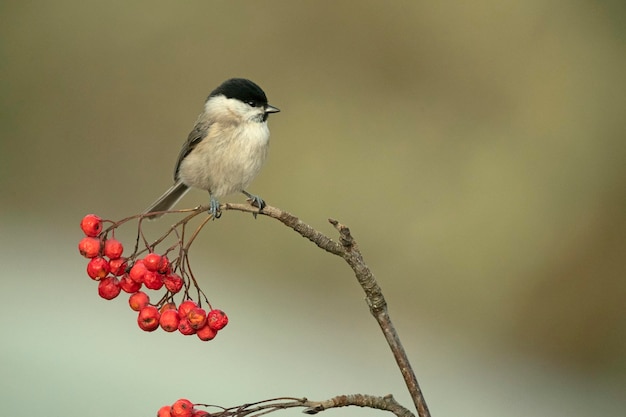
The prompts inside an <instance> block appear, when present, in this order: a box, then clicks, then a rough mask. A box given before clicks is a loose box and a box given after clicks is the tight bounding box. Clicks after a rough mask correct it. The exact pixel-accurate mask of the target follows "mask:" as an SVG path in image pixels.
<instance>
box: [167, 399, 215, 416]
mask: <svg viewBox="0 0 626 417" xmlns="http://www.w3.org/2000/svg"><path fill="white" fill-rule="evenodd" d="M210 415H211V414H209V413H208V412H206V411H204V410H198V409H196V408H194V404H193V403H192V402H191V401H189V400H186V399H184V398H181V399H180V400H177V401H176V402H175V403H174V404H172V405H164V406H163V407H161V408H160V409H159V411H158V412H157V417H209V416H210Z"/></svg>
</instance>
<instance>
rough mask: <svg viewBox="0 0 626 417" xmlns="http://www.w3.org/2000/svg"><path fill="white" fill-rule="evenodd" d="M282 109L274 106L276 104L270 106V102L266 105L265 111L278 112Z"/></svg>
mask: <svg viewBox="0 0 626 417" xmlns="http://www.w3.org/2000/svg"><path fill="white" fill-rule="evenodd" d="M279 111H280V109H278V108H276V107H274V106H270V105H269V104H268V105H267V106H265V113H278V112H279Z"/></svg>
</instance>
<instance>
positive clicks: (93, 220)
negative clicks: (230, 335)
mask: <svg viewBox="0 0 626 417" xmlns="http://www.w3.org/2000/svg"><path fill="white" fill-rule="evenodd" d="M80 228H81V229H83V232H85V234H86V235H87V236H91V237H96V236H98V235H99V234H100V232H101V231H102V219H101V218H100V217H98V216H96V215H95V214H88V215H86V216H85V217H83V220H81V222H80Z"/></svg>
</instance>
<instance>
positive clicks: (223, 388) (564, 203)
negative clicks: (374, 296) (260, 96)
mask: <svg viewBox="0 0 626 417" xmlns="http://www.w3.org/2000/svg"><path fill="white" fill-rule="evenodd" d="M625 9H626V8H625V7H624V4H623V2H618V1H612V2H611V1H596V2H592V1H558V0H557V1H552V2H543V1H534V0H531V1H524V2H521V1H518V2H496V1H476V2H471V3H467V2H456V3H446V4H438V3H437V2H414V1H396V2H391V3H385V4H383V3H381V2H374V1H360V2H330V1H315V2H313V1H303V2H292V1H273V2H254V3H251V2H243V1H228V2H226V1H207V0H203V1H196V0H188V1H184V2H168V1H150V2H127V1H125V2H122V1H109V2H95V1H75V0H74V1H73V0H59V1H55V2H44V1H3V2H2V3H1V4H0V11H1V13H0V36H1V45H0V71H1V77H0V89H1V94H0V138H1V139H0V187H1V190H2V199H1V205H0V212H1V223H0V227H1V230H0V261H1V263H2V266H3V268H2V270H3V272H2V278H1V280H0V291H1V293H2V295H3V301H2V307H0V308H1V309H2V314H0V323H1V325H2V328H3V334H2V336H1V339H0V369H1V372H0V399H1V403H2V409H3V411H2V413H3V414H4V415H12V416H26V415H63V416H83V415H89V416H92V417H97V416H109V415H112V414H114V415H119V416H138V415H154V414H155V413H156V410H157V409H158V408H159V407H160V406H161V405H164V404H169V403H172V402H173V401H175V400H176V399H178V398H180V397H186V398H189V399H191V400H192V401H194V402H205V403H212V404H220V405H224V406H233V405H237V404H242V403H246V402H252V401H258V400H262V399H266V398H271V397H275V396H284V395H288V396H306V397H308V398H310V399H313V400H322V399H326V398H329V397H332V396H335V395H339V394H349V393H367V394H374V395H384V394H388V393H392V394H393V395H394V396H395V397H396V398H397V399H398V400H399V401H400V402H401V403H402V404H404V405H405V406H407V407H410V406H411V402H410V398H409V396H408V394H407V393H406V389H405V388H404V385H403V382H402V379H401V376H400V373H399V371H398V369H397V368H396V366H395V363H394V362H393V358H392V356H391V353H390V352H389V351H388V348H387V347H386V345H385V342H384V340H383V338H382V335H381V333H380V330H379V329H378V327H377V325H376V323H375V322H374V320H373V319H372V318H371V317H370V316H369V312H368V309H367V306H366V305H365V303H364V301H363V294H362V291H361V289H360V288H359V287H358V285H357V284H356V281H355V280H354V278H353V276H352V274H351V271H350V270H349V268H348V267H347V266H346V265H345V264H344V263H343V262H342V261H341V260H340V259H338V258H335V257H332V256H331V255H328V254H326V253H323V252H322V251H320V250H319V249H317V248H316V247H315V246H313V245H312V244H310V243H309V242H307V241H306V240H304V239H302V238H301V237H299V236H298V235H296V234H295V233H294V232H292V231H290V230H288V229H286V228H285V227H283V226H281V225H280V224H279V223H277V222H276V221H273V220H270V219H268V218H264V217H259V218H258V219H257V220H256V221H255V220H254V219H253V218H252V216H250V215H248V214H243V213H237V212H227V213H224V215H223V216H222V218H221V219H220V220H219V221H216V222H212V223H210V224H209V225H208V227H206V228H205V229H204V231H203V232H202V234H201V235H200V237H199V238H198V240H197V241H196V242H195V243H194V245H193V247H192V250H191V259H192V265H193V268H194V272H195V274H196V276H197V277H198V278H199V279H200V281H201V285H202V286H203V288H204V289H205V291H206V293H207V294H208V295H209V297H210V299H211V301H212V303H213V304H214V306H216V307H219V308H222V309H223V310H225V311H226V312H227V313H228V314H229V316H230V324H229V326H228V327H227V328H226V329H225V330H223V331H222V333H220V335H219V336H218V338H217V339H216V340H214V341H213V342H210V343H201V342H200V341H198V340H197V339H196V338H195V337H192V338H185V337H183V336H182V335H177V334H174V335H172V334H165V333H164V332H155V333H151V334H148V333H144V332H141V331H140V330H139V329H138V328H137V325H136V322H135V320H136V315H135V313H134V312H132V311H131V310H130V309H129V308H128V307H127V304H126V303H127V297H126V296H125V295H123V294H122V295H121V296H120V297H118V299H115V300H113V301H110V302H107V301H104V300H102V299H100V298H99V297H98V295H97V291H96V285H95V283H94V282H93V281H91V280H90V279H89V278H88V277H87V276H86V274H85V265H86V261H85V260H84V259H83V258H81V257H80V256H79V254H78V251H77V243H78V241H79V240H80V238H81V237H82V233H81V231H80V229H79V226H78V225H79V222H80V219H81V218H82V217H83V215H85V214H87V213H96V214H98V215H100V216H102V217H104V218H107V219H121V218H123V217H126V216H129V215H132V214H135V213H138V212H140V211H141V210H143V209H144V208H145V207H146V206H147V205H148V204H149V203H151V202H152V201H153V200H154V199H155V198H156V197H157V196H159V195H160V194H161V193H162V192H163V191H164V190H165V189H166V188H167V187H168V186H169V185H170V184H171V181H172V170H173V167H174V163H175V161H176V157H177V155H178V152H179V149H180V147H181V145H182V143H183V142H184V140H185V139H186V137H187V134H188V132H189V131H190V129H191V128H192V126H193V123H194V122H195V119H196V116H197V115H198V113H199V112H200V111H201V109H202V104H203V102H204V100H205V98H206V96H207V95H208V93H209V92H210V91H211V90H212V89H213V88H215V87H216V86H217V85H218V84H219V83H221V82H222V81H223V80H225V79H226V78H230V77H235V76H237V77H247V78H250V79H252V80H254V81H255V82H257V83H258V84H259V85H261V87H262V88H263V89H264V90H265V91H266V93H267V95H268V97H269V101H270V103H271V104H272V105H274V106H277V107H279V108H280V109H281V110H282V111H281V113H279V114H277V115H274V116H272V117H271V118H270V128H271V131H272V148H271V152H270V157H269V160H268V162H267V164H266V166H265V168H264V170H263V171H262V173H261V175H260V176H259V177H258V178H257V180H256V181H255V182H254V183H253V184H252V186H251V187H250V188H249V191H250V192H252V193H255V194H259V195H260V196H262V197H263V198H264V199H265V200H266V201H267V202H268V203H269V204H270V205H273V206H277V207H279V208H281V209H284V210H287V211H289V212H291V213H293V214H295V215H297V216H299V217H300V218H301V219H302V220H303V221H305V222H307V223H308V224H310V225H311V226H313V227H315V228H317V229H318V230H320V231H322V232H325V233H326V234H328V235H329V236H331V237H335V236H336V235H335V232H334V230H333V229H332V227H331V226H330V225H329V224H328V223H327V219H328V218H329V217H332V218H336V219H338V220H340V221H341V222H343V223H345V224H347V225H348V226H350V227H351V229H352V231H353V234H354V236H355V237H356V239H357V240H358V242H359V244H360V247H361V250H362V251H363V254H364V256H365V259H366V262H367V263H368V264H369V266H370V267H371V268H372V270H373V271H374V273H375V274H376V276H377V278H378V280H379V283H380V285H381V287H382V288H383V291H384V293H385V295H386V297H387V301H388V303H389V306H390V314H391V317H392V318H393V319H394V320H395V323H396V326H397V328H398V331H399V333H400V337H401V338H402V340H403V342H404V343H405V345H406V346H405V347H406V349H407V351H408V354H409V356H410V359H411V360H412V364H413V366H414V369H415V372H416V374H417V376H418V379H419V381H420V383H421V386H422V389H423V391H424V394H425V396H426V400H427V402H428V405H429V407H430V410H431V412H432V414H433V416H457V415H466V416H502V415H506V416H526V415H549V416H570V417H571V416H587V415H590V414H593V415H603V416H622V415H624V413H625V411H626V398H625V396H624V395H623V394H624V387H625V386H626V303H625V298H626V281H625V277H626V262H625V255H626V216H625V215H624V213H626V164H625V163H624V161H625V160H626V146H625V144H624V136H625V135H624V133H626V129H625V127H626V122H625V121H624V110H625V109H626V100H625V97H626V95H625V88H624V87H625V86H624V73H625V70H626V54H625V52H626V51H625V44H624V41H625V37H626V36H625V35H626V27H625V26H624V15H625V14H624V12H625V11H626V10H625ZM226 201H233V202H243V201H244V199H243V196H241V195H233V196H230V197H229V198H227V199H226ZM206 202H207V195H206V193H204V192H199V191H193V192H191V193H189V194H188V195H187V197H185V199H184V200H183V201H182V202H181V204H180V205H179V207H194V206H196V205H199V204H205V203H206ZM169 224H171V222H168V219H167V218H165V219H163V220H160V221H159V222H155V223H151V224H150V225H149V233H153V234H154V236H157V235H158V234H159V233H160V232H161V231H163V230H164V229H165V228H166V227H167V226H169ZM124 233H126V234H125V235H124V234H122V235H120V236H124V239H125V241H124V243H126V246H127V247H129V248H130V246H131V245H132V243H133V227H129V228H128V229H127V230H126V231H125V232H124ZM329 413H332V414H333V415H337V416H340V415H341V416H370V415H371V416H373V415H380V413H379V412H374V411H371V410H363V409H357V408H354V409H351V408H348V409H342V410H336V411H329ZM277 415H278V414H277ZM280 415H299V411H298V410H288V411H284V412H281V413H280Z"/></svg>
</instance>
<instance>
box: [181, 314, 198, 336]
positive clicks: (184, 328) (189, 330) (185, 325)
mask: <svg viewBox="0 0 626 417" xmlns="http://www.w3.org/2000/svg"><path fill="white" fill-rule="evenodd" d="M178 331H179V332H181V333H182V334H184V335H185V336H190V335H192V334H195V333H196V329H194V328H193V327H191V324H189V320H187V319H186V318H181V319H180V323H178Z"/></svg>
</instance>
